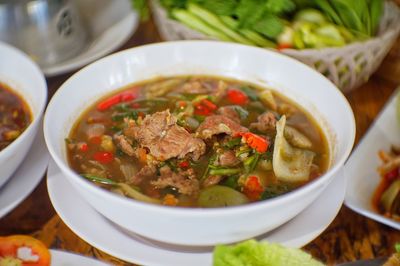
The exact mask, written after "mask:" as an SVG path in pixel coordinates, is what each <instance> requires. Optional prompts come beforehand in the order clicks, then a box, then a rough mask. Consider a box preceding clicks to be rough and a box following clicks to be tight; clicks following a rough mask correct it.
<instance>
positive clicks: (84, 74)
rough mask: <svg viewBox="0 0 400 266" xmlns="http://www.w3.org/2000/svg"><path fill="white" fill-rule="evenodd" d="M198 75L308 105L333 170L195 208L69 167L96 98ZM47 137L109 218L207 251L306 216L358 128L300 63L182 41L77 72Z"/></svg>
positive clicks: (54, 106)
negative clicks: (275, 192) (133, 192)
mask: <svg viewBox="0 0 400 266" xmlns="http://www.w3.org/2000/svg"><path fill="white" fill-rule="evenodd" d="M196 74H197V75H214V76H221V77H227V78H235V79H239V80H243V81H247V82H252V83H254V84H258V85H260V86H264V87H270V88H273V89H275V90H277V91H278V92H279V93H281V94H283V95H285V96H287V97H288V98H290V99H292V100H293V101H295V102H297V103H298V104H300V105H301V106H303V108H305V109H306V110H307V111H308V112H309V113H310V114H312V115H313V116H314V118H315V119H316V120H317V121H318V123H319V124H320V126H321V128H322V130H323V131H324V133H325V134H326V136H327V138H328V142H329V147H330V150H331V155H332V156H331V157H332V160H331V161H332V162H331V167H330V170H329V171H328V172H327V173H326V174H324V175H323V176H321V177H320V178H318V179H316V180H315V181H313V182H311V183H309V184H307V185H306V186H303V187H302V188H300V189H297V190H295V191H293V192H291V193H288V194H285V195H283V196H280V197H277V198H274V199H271V200H267V201H262V202H257V203H252V204H248V205H242V206H237V207H230V208H216V209H194V208H174V207H166V206H158V205H150V204H146V203H143V202H138V201H135V200H132V199H128V198H124V197H121V196H119V195H117V194H115V193H111V192H109V191H106V190H104V189H101V188H99V187H97V186H95V185H94V184H92V183H90V182H88V181H86V180H84V179H83V178H82V177H80V176H79V175H78V174H76V173H75V172H74V171H73V170H71V168H70V167H69V166H68V162H67V156H66V148H65V144H64V138H65V137H66V136H68V134H69V132H70V130H71V128H72V126H73V125H74V123H75V121H76V120H77V119H78V118H79V116H80V114H81V113H82V112H83V111H84V110H85V109H87V108H88V107H89V106H90V105H91V104H92V103H94V101H96V99H98V98H99V97H101V96H102V95H104V94H107V93H109V92H110V91H112V90H115V89H118V88H120V87H123V86H125V85H127V84H129V83H132V82H137V81H142V80H147V79H150V78H153V77H157V76H171V75H196ZM44 133H45V139H46V143H47V146H48V149H49V151H50V154H51V156H52V157H53V159H54V160H55V162H56V163H57V165H58V166H59V168H60V169H61V170H62V172H63V173H64V175H65V176H66V178H67V179H68V180H69V182H71V184H73V186H74V187H75V189H77V191H78V192H79V193H80V194H81V195H82V197H83V198H84V199H85V200H86V201H87V202H88V203H89V204H90V205H91V206H93V208H95V209H96V210H97V211H99V212H100V213H101V214H102V215H104V216H105V217H107V218H108V219H109V220H111V221H112V222H114V223H115V224H117V225H119V226H121V227H123V228H125V229H127V230H128V231H130V232H134V233H137V234H140V235H142V236H145V237H148V238H150V239H154V240H158V241H162V242H168V243H173V244H179V245H197V246H200V245H215V244H217V243H230V242H235V241H240V240H244V239H247V238H251V237H254V236H256V235H259V234H262V233H264V232H267V231H269V230H272V229H274V228H276V227H278V226H280V225H282V224H283V223H285V222H287V221H288V220H290V219H291V218H293V217H295V216H296V215H297V214H298V213H300V212H301V211H302V210H304V209H305V208H306V207H307V206H308V205H309V204H310V203H311V202H313V201H314V200H315V199H316V198H317V197H318V195H319V194H320V193H321V192H322V191H323V189H324V188H325V187H326V186H327V185H328V184H329V183H330V182H331V180H332V178H333V176H334V174H335V173H337V171H338V170H339V169H340V168H341V167H342V166H343V164H344V162H345V160H346V159H347V157H348V155H349V153H350V151H351V149H352V147H353V143H354V137H355V122H354V116H353V113H352V110H351V108H350V106H349V104H348V102H347V101H346V99H345V97H344V96H343V94H342V93H341V92H340V91H339V90H338V89H337V88H336V87H335V86H334V85H333V84H332V83H331V82H330V81H328V80H327V79H326V78H325V77H323V76H322V75H321V74H319V73H317V72H315V71H314V70H312V69H311V68H309V67H307V66H306V65H304V64H302V63H300V62H298V61H295V60H294V59H291V58H289V57H287V56H284V55H281V54H278V53H275V52H271V51H266V50H264V49H259V48H254V47H249V46H243V45H238V44H231V43H221V42H212V41H181V42H169V43H160V44H152V45H147V46H142V47H138V48H133V49H130V50H126V51H123V52H120V53H117V54H114V55H111V56H108V57H106V58H103V59H101V60H99V61H97V62H95V63H93V64H91V65H89V66H87V67H86V68H84V69H82V70H81V71H79V72H78V73H76V74H75V75H74V76H72V77H71V78H70V79H69V80H67V81H66V82H65V83H64V84H63V85H62V86H61V87H60V89H59V90H58V91H57V93H56V94H55V95H54V97H53V98H52V100H51V102H50V104H49V106H48V109H47V112H46V115H45V120H44ZM327 196H328V197H334V196H335V195H327ZM90 222H91V223H94V224H95V223H96V221H90Z"/></svg>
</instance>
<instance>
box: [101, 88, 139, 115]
mask: <svg viewBox="0 0 400 266" xmlns="http://www.w3.org/2000/svg"><path fill="white" fill-rule="evenodd" d="M135 98H136V95H135V94H134V93H132V92H126V91H125V92H121V93H119V94H117V95H114V96H111V97H110V98H108V99H106V100H104V101H102V102H101V103H99V104H98V105H97V110H99V111H105V110H107V109H109V108H110V107H112V106H114V105H116V104H119V103H121V102H129V101H132V100H134V99H135Z"/></svg>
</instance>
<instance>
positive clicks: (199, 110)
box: [194, 104, 212, 116]
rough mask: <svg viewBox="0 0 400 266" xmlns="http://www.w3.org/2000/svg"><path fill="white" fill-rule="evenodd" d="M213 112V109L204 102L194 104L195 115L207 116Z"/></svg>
mask: <svg viewBox="0 0 400 266" xmlns="http://www.w3.org/2000/svg"><path fill="white" fill-rule="evenodd" d="M211 113H212V111H211V110H210V109H208V108H207V107H205V106H204V105H202V104H197V105H195V106H194V114H195V115H205V116H207V115H210V114H211Z"/></svg>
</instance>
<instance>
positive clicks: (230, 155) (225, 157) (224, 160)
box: [218, 150, 240, 166]
mask: <svg viewBox="0 0 400 266" xmlns="http://www.w3.org/2000/svg"><path fill="white" fill-rule="evenodd" d="M239 163H240V160H239V159H238V158H236V156H235V152H234V151H232V150H227V151H224V152H223V153H222V154H221V155H220V156H218V165H221V166H235V165H237V164H239Z"/></svg>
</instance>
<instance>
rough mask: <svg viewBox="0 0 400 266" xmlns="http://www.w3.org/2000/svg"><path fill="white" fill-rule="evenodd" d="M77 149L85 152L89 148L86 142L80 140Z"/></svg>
mask: <svg viewBox="0 0 400 266" xmlns="http://www.w3.org/2000/svg"><path fill="white" fill-rule="evenodd" d="M78 147H79V150H80V151H82V152H87V150H88V149H89V146H88V145H87V143H85V142H82V143H80V144H79V145H78Z"/></svg>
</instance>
